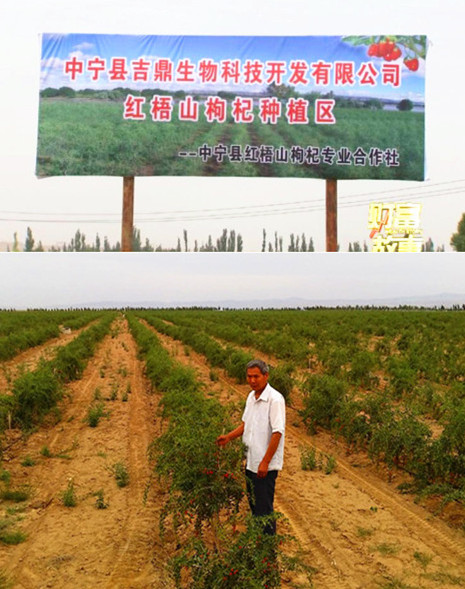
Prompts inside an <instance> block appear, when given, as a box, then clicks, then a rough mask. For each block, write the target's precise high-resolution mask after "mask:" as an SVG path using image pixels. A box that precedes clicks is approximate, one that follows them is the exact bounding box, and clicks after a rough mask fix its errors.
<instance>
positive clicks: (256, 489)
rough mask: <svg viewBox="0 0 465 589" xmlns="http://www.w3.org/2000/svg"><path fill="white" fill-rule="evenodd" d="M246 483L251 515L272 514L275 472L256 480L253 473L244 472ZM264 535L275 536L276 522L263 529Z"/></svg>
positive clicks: (249, 471)
mask: <svg viewBox="0 0 465 589" xmlns="http://www.w3.org/2000/svg"><path fill="white" fill-rule="evenodd" d="M245 476H246V481H247V497H248V499H249V505H250V509H251V511H252V514H253V515H257V516H261V515H271V514H272V513H273V500H274V489H275V485H276V477H277V476H278V471H277V470H269V471H268V473H267V475H266V477H264V478H263V479H260V478H258V476H257V474H256V473H255V472H252V471H251V470H247V469H246V471H245ZM263 531H264V532H265V534H276V522H275V521H273V522H269V523H268V524H266V526H265V527H264V528H263Z"/></svg>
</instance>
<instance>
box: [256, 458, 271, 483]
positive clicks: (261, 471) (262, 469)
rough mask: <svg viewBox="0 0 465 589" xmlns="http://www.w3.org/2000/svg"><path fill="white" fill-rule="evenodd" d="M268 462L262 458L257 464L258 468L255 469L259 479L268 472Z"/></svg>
mask: <svg viewBox="0 0 465 589" xmlns="http://www.w3.org/2000/svg"><path fill="white" fill-rule="evenodd" d="M268 464H269V463H268V462H265V461H264V460H262V461H261V462H260V464H259V465H258V470H257V477H258V478H259V479H264V478H265V477H266V475H267V474H268Z"/></svg>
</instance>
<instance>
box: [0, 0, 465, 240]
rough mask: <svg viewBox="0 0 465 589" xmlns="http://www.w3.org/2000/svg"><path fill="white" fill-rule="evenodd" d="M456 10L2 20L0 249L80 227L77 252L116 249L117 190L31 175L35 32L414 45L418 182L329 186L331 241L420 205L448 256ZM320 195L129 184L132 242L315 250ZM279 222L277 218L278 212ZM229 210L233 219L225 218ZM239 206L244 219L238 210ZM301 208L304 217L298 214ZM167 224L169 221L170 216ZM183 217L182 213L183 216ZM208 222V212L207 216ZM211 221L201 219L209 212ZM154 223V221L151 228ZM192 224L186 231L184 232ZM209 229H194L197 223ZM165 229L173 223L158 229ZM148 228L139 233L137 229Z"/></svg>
mask: <svg viewBox="0 0 465 589" xmlns="http://www.w3.org/2000/svg"><path fill="white" fill-rule="evenodd" d="M464 19H465V3H464V2H463V1H457V0H442V1H441V2H438V1H437V0H391V1H390V2H376V3H371V4H370V3H367V1H366V0H350V1H349V0H326V2H320V3H316V2H310V1H309V0H255V1H254V2H251V1H250V0H234V2H218V0H217V1H213V0H198V1H192V0H189V1H187V0H171V1H170V2H165V1H164V0H163V1H162V0H150V1H149V0H132V1H131V2H127V1H126V0H125V1H123V0H112V1H111V2H109V1H107V0H81V1H80V2H79V3H78V4H72V3H69V2H64V1H63V0H42V1H41V2H37V1H36V0H20V1H18V2H14V3H13V2H11V3H8V6H7V7H6V6H4V7H3V8H2V15H1V19H0V33H1V34H0V73H1V76H0V80H1V82H0V83H1V85H2V88H1V93H0V96H1V98H0V101H1V105H2V108H1V110H0V136H1V142H0V175H1V178H2V187H1V189H0V242H5V241H12V239H13V234H14V232H17V233H18V237H19V239H20V240H22V241H23V240H24V237H25V235H26V228H27V227H28V226H31V227H32V229H33V233H34V237H35V238H36V241H38V240H41V241H42V242H43V244H44V245H48V244H51V243H57V242H58V243H59V242H63V241H68V242H69V240H70V238H71V237H72V236H73V235H74V232H75V231H76V229H77V228H80V230H81V231H82V232H84V233H85V234H86V236H87V241H88V242H91V241H93V240H94V239H95V235H96V233H98V234H99V235H100V237H101V238H103V237H104V236H108V238H109V239H110V241H111V242H112V243H114V242H116V240H119V239H120V234H121V228H120V219H121V205H122V179H120V178H102V177H100V178H97V177H81V178H76V177H65V178H62V177H61V178H49V179H44V180H38V179H37V178H36V177H35V175H34V170H35V155H36V135H37V115H38V93H39V62H40V40H39V34H40V33H42V32H57V33H67V32H68V33H71V32H79V33H109V34H116V33H119V34H151V35H152V34H159V35H169V34H171V35H289V36H295V35H356V34H389V33H391V34H392V33H394V34H395V33H398V34H408V35H410V34H425V35H427V36H428V38H429V40H430V47H429V52H428V56H427V60H426V140H427V145H426V151H427V170H428V178H429V180H428V181H426V182H419V183H414V182H402V181H390V182H382V181H377V182H373V181H371V182H370V181H340V182H339V183H338V190H339V242H340V244H341V250H342V251H347V248H348V243H349V242H350V241H360V242H363V241H364V240H366V241H367V243H369V230H368V228H367V224H368V203H369V202H370V201H374V200H383V199H385V200H393V199H397V200H399V199H402V200H409V201H412V202H421V203H422V204H423V217H422V220H423V227H424V233H425V237H426V238H427V237H431V238H432V239H433V242H434V243H435V245H445V247H446V249H449V250H450V245H449V242H450V236H451V234H452V233H453V232H455V231H456V229H457V224H458V222H459V220H460V218H461V216H462V214H463V212H465V191H464V190H465V172H464V149H463V137H464V136H465V116H464V111H463V108H462V106H461V103H460V98H461V97H462V96H464V95H465V82H464V78H463V75H462V71H463V50H462V44H463V43H462V36H463V30H462V29H463V22H464ZM324 192H325V183H324V182H323V181H322V180H305V179H270V178H261V179H260V178H258V179H247V178H230V179H228V178H169V177H165V178H163V177H154V178H138V179H136V194H135V223H136V225H137V226H138V227H139V228H140V229H141V233H142V237H143V238H146V237H148V238H149V240H150V241H151V242H152V243H153V244H154V245H158V244H162V245H163V246H164V247H174V246H176V242H177V239H178V237H180V238H181V240H182V236H183V229H187V231H188V235H189V241H190V245H191V247H192V246H193V243H194V240H198V242H199V243H202V242H205V241H206V240H207V238H208V235H209V234H211V235H212V237H213V239H216V237H218V236H219V235H220V234H221V232H222V230H223V228H228V229H235V230H236V232H238V233H240V234H241V235H242V237H243V240H244V245H245V250H246V251H260V249H261V243H262V230H263V229H266V232H267V235H268V238H269V239H270V240H271V241H274V233H275V232H278V234H279V235H281V236H282V237H283V239H284V246H285V247H286V246H287V244H288V243H289V235H290V233H295V234H302V233H305V234H306V236H307V238H308V237H310V236H311V237H313V240H314V243H315V246H316V248H317V250H318V251H324V249H325V210H324ZM277 204H285V205H287V206H286V208H285V210H284V211H283V210H281V211H280V212H279V214H276V207H274V208H273V207H272V206H271V205H277ZM232 207H237V208H236V210H235V211H230V212H229V213H227V212H226V210H227V209H231V208H232ZM249 207H254V208H250V209H249V210H247V209H248V208H249ZM302 207H304V210H296V209H301V208H302ZM173 211H174V212H173ZM186 211H190V212H189V213H186ZM206 211H209V212H206ZM211 211H213V212H211ZM163 212H166V213H167V214H166V215H165V220H164V221H155V220H154V219H155V215H156V214H158V213H163ZM192 216H195V217H196V219H195V220H194V219H192ZM207 216H208V217H212V218H209V219H205V217H207ZM167 218H168V219H171V220H167ZM144 219H151V220H144Z"/></svg>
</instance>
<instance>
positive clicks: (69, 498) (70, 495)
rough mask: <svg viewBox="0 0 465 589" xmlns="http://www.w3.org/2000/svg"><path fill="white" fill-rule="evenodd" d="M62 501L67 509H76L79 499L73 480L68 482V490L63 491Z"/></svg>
mask: <svg viewBox="0 0 465 589" xmlns="http://www.w3.org/2000/svg"><path fill="white" fill-rule="evenodd" d="M61 501H62V503H63V505H64V506H65V507H76V505H77V497H76V489H75V487H74V481H73V479H70V480H69V481H68V485H67V487H66V489H65V490H64V491H62V493H61Z"/></svg>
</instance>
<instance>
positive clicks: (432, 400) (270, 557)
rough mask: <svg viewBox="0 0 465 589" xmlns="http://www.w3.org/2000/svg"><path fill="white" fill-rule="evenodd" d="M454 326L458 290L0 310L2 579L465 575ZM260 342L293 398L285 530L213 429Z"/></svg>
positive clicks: (434, 584) (457, 331)
mask: <svg viewBox="0 0 465 589" xmlns="http://www.w3.org/2000/svg"><path fill="white" fill-rule="evenodd" d="M463 333H465V312H464V311H463V310H459V309H457V310H414V309H407V308H406V309H396V310H386V309H307V310H304V309H301V310H279V311H278V310H240V311H232V310H219V309H173V310H168V309H132V310H127V311H124V312H123V311H91V310H88V311H76V310H69V311H24V312H16V311H2V312H0V354H1V355H0V435H1V460H2V462H1V466H0V589H1V588H4V587H18V588H21V589H37V588H41V587H44V588H45V587H55V588H63V587H69V588H71V587H72V588H75V587H79V588H80V589H81V588H82V589H87V588H89V589H90V588H95V587H104V588H108V589H110V588H121V589H123V588H134V589H145V588H147V589H148V588H149V587H150V588H154V589H162V588H168V589H176V588H194V589H217V588H218V589H220V588H221V589H228V588H239V589H256V588H257V589H258V588H263V587H270V588H272V587H293V588H304V587H314V588H315V589H356V588H362V587H363V588H364V589H378V588H386V589H388V588H392V589H394V588H398V589H402V588H405V589H419V588H422V589H434V588H437V589H439V588H446V589H451V588H456V587H464V586H465V565H464V556H465V458H464V456H465V347H464V346H463ZM13 335H14V336H15V337H13ZM4 350H10V351H9V352H8V353H7V352H6V351H4ZM254 357H261V358H263V359H265V360H266V361H267V362H268V363H269V365H270V383H271V384H272V386H274V387H275V388H277V389H278V390H280V391H281V392H282V393H283V394H284V396H285V398H286V405H287V427H286V447H285V456H284V469H283V471H282V472H281V473H280V474H279V476H278V479H277V486H276V498H275V508H276V517H277V528H278V533H277V535H276V537H264V536H263V534H262V531H261V527H260V526H257V522H254V521H253V520H251V518H250V517H249V515H248V511H249V509H248V505H247V500H246V498H245V493H244V473H243V466H244V465H243V448H242V447H241V444H240V442H239V440H237V441H236V442H234V443H231V444H229V445H228V446H226V447H225V448H221V449H220V448H218V447H217V446H216V444H215V439H216V438H217V436H218V435H220V434H221V433H226V432H227V431H230V429H232V428H233V427H235V426H236V425H237V424H238V423H239V422H240V418H241V414H242V409H243V406H244V402H245V398H246V396H247V393H248V391H249V389H248V386H247V384H246V383H245V379H244V376H245V374H244V372H245V364H246V362H247V361H248V360H249V359H251V358H254Z"/></svg>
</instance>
